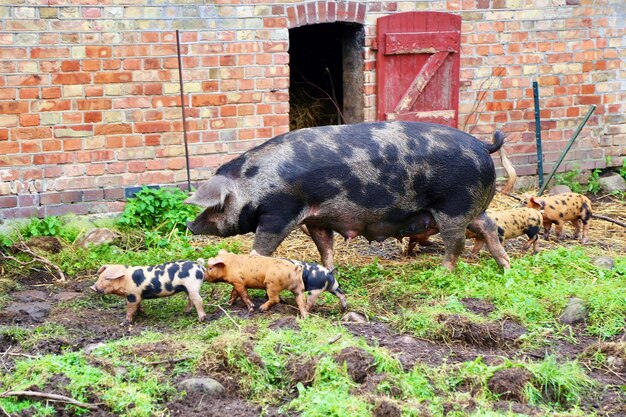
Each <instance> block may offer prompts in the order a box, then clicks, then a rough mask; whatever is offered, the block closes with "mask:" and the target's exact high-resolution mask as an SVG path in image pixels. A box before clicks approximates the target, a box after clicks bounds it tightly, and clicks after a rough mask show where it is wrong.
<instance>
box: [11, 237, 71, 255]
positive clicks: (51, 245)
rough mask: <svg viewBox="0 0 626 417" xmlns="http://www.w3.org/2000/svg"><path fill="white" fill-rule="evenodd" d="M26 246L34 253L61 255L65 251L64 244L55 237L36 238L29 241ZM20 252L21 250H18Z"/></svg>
mask: <svg viewBox="0 0 626 417" xmlns="http://www.w3.org/2000/svg"><path fill="white" fill-rule="evenodd" d="M26 246H28V247H29V248H30V249H33V250H34V251H39V252H47V253H59V252H61V251H62V250H63V244H62V243H61V241H60V240H59V239H58V238H56V237H54V236H34V237H31V238H30V239H28V241H27V242H26ZM18 250H19V249H18Z"/></svg>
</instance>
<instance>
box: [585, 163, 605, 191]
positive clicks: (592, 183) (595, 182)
mask: <svg viewBox="0 0 626 417" xmlns="http://www.w3.org/2000/svg"><path fill="white" fill-rule="evenodd" d="M601 173H602V170H600V169H594V170H593V171H592V172H591V175H590V176H589V182H588V184H587V191H589V192H590V193H592V194H598V193H599V192H600V191H601V190H602V187H601V186H600V174H601Z"/></svg>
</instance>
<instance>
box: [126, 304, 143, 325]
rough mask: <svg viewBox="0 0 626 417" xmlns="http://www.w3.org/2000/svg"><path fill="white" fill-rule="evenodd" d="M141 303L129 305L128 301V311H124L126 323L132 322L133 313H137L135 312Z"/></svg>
mask: <svg viewBox="0 0 626 417" xmlns="http://www.w3.org/2000/svg"><path fill="white" fill-rule="evenodd" d="M140 302H141V301H136V302H134V303H131V302H130V301H128V302H127V305H128V310H127V311H126V321H127V322H129V323H132V322H133V317H134V316H135V313H136V312H137V310H138V309H139V303H140Z"/></svg>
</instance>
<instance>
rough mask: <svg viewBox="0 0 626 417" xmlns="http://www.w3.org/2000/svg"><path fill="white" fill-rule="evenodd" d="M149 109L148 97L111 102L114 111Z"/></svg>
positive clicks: (120, 99)
mask: <svg viewBox="0 0 626 417" xmlns="http://www.w3.org/2000/svg"><path fill="white" fill-rule="evenodd" d="M149 107H151V103H150V99H149V98H148V97H125V98H118V99H114V100H113V108H114V109H140V108H149Z"/></svg>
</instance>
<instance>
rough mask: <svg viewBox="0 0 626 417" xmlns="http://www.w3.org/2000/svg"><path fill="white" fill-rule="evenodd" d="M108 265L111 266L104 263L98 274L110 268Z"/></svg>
mask: <svg viewBox="0 0 626 417" xmlns="http://www.w3.org/2000/svg"><path fill="white" fill-rule="evenodd" d="M108 266H109V265H102V266H101V267H100V269H98V275H100V274H101V273H102V271H104V270H105V269H107V268H108Z"/></svg>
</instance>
